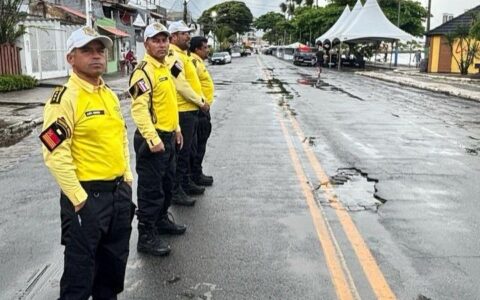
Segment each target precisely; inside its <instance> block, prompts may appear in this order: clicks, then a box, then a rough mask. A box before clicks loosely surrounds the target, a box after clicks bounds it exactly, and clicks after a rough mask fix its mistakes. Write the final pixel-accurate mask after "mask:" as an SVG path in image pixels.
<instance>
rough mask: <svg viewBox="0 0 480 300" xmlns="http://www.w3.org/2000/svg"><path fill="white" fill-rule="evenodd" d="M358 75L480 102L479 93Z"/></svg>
mask: <svg viewBox="0 0 480 300" xmlns="http://www.w3.org/2000/svg"><path fill="white" fill-rule="evenodd" d="M356 74H358V75H362V76H366V77H370V78H375V79H379V80H383V81H387V82H393V83H397V84H400V85H403V86H409V87H413V88H418V89H421V90H427V91H431V92H436V93H442V94H446V95H450V96H455V97H460V98H464V99H468V100H474V101H479V102H480V93H478V92H472V91H465V90H460V89H458V90H456V91H455V90H450V89H446V88H442V87H441V86H439V85H430V84H426V83H423V82H418V81H417V82H415V81H414V79H410V80H409V78H404V80H402V79H401V78H398V77H391V76H389V75H385V74H379V73H374V72H356Z"/></svg>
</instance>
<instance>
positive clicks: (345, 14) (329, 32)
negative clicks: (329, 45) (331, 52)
mask: <svg viewBox="0 0 480 300" xmlns="http://www.w3.org/2000/svg"><path fill="white" fill-rule="evenodd" d="M349 15H350V8H349V7H348V5H346V6H345V9H344V10H343V13H342V15H341V16H340V18H338V20H337V22H335V24H333V26H332V27H330V29H329V30H327V32H325V33H324V34H322V36H320V37H319V38H317V39H316V40H315V43H318V42H321V43H322V44H323V42H324V41H326V40H331V37H332V34H334V33H335V31H337V30H338V28H340V27H341V26H343V24H344V23H345V21H347V20H348V16H349Z"/></svg>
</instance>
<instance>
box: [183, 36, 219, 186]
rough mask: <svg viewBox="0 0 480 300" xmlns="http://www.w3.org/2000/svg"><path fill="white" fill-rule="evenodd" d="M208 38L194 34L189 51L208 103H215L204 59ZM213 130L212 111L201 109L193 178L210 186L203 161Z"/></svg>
mask: <svg viewBox="0 0 480 300" xmlns="http://www.w3.org/2000/svg"><path fill="white" fill-rule="evenodd" d="M208 51H209V49H208V40H207V39H206V38H204V37H202V36H194V37H193V38H192V39H191V40H190V48H189V53H190V56H191V57H192V62H193V64H194V65H195V67H196V71H197V75H198V79H200V83H201V85H202V92H203V95H204V96H205V100H206V101H207V103H208V105H210V106H212V104H213V94H214V91H215V87H214V85H213V80H212V77H211V76H210V73H209V72H208V70H207V67H206V66H205V63H204V60H205V59H207V57H208ZM211 132H212V123H211V121H210V111H205V112H204V111H200V112H199V114H198V127H197V142H196V143H194V144H196V146H197V149H196V151H194V156H193V159H192V166H191V167H192V179H193V182H195V183H196V184H197V185H200V186H202V185H203V186H210V185H212V184H213V177H212V176H207V175H205V174H203V168H202V162H203V158H204V156H205V151H206V149H207V140H208V138H209V137H210V133H211Z"/></svg>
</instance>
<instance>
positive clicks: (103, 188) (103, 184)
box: [80, 176, 123, 192]
mask: <svg viewBox="0 0 480 300" xmlns="http://www.w3.org/2000/svg"><path fill="white" fill-rule="evenodd" d="M122 182H123V176H120V177H117V178H115V179H113V180H92V181H80V184H81V185H82V187H83V188H84V189H85V190H86V191H92V192H115V190H116V189H117V187H118V186H119V185H120V184H121V183H122Z"/></svg>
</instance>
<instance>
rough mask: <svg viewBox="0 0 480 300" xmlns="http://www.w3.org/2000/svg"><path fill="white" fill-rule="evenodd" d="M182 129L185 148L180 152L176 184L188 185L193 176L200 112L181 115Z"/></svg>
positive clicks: (181, 113)
mask: <svg viewBox="0 0 480 300" xmlns="http://www.w3.org/2000/svg"><path fill="white" fill-rule="evenodd" d="M179 119H180V127H181V128H182V135H183V148H182V149H181V150H180V151H179V152H178V161H177V172H176V182H177V184H180V185H182V186H184V185H188V181H189V180H188V179H189V177H190V175H191V172H192V170H191V160H192V158H193V157H195V150H196V144H195V143H196V135H197V126H198V110H196V111H187V112H180V113H179Z"/></svg>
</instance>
